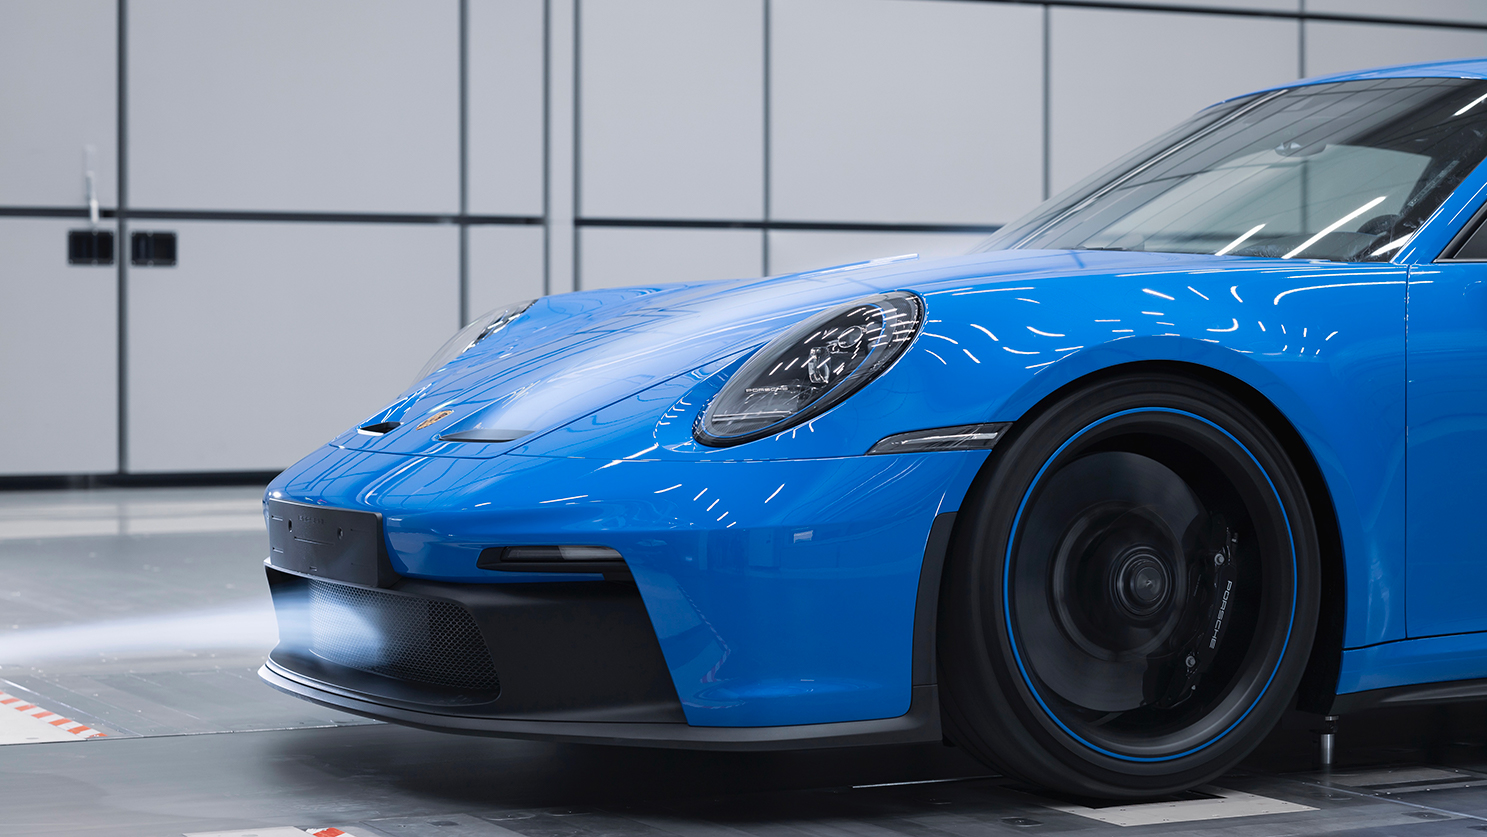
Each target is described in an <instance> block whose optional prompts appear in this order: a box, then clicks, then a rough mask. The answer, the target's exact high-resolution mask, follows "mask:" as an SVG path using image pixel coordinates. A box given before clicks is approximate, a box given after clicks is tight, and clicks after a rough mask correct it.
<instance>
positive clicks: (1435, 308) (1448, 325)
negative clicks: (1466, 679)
mask: <svg viewBox="0 0 1487 837" xmlns="http://www.w3.org/2000/svg"><path fill="white" fill-rule="evenodd" d="M1408 362H1409V474H1408V478H1407V479H1408V483H1409V492H1408V497H1409V499H1408V510H1409V511H1408V524H1407V526H1408V530H1407V531H1408V534H1407V538H1408V556H1409V575H1408V583H1407V585H1406V598H1407V602H1408V604H1407V611H1408V615H1407V621H1408V625H1409V634H1410V636H1412V637H1420V636H1431V635H1435V634H1452V633H1462V632H1465V631H1483V630H1487V607H1484V606H1483V596H1484V594H1487V552H1484V550H1487V541H1484V537H1483V534H1484V533H1483V528H1482V520H1483V518H1484V516H1487V264H1439V265H1429V266H1425V267H1423V268H1417V269H1415V270H1412V271H1411V274H1410V296H1409V356H1408Z"/></svg>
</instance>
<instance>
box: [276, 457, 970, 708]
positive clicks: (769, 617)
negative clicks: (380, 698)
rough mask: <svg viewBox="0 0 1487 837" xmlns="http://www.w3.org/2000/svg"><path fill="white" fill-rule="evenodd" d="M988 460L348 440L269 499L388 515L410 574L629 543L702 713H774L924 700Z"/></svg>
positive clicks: (678, 675) (686, 699)
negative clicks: (946, 575) (533, 451)
mask: <svg viewBox="0 0 1487 837" xmlns="http://www.w3.org/2000/svg"><path fill="white" fill-rule="evenodd" d="M985 458H986V453H985V452H984V451H961V452H951V453H933V454H906V455H895V456H874V457H862V456H858V457H845V458H826V459H807V460H783V461H774V462H720V463H698V462H689V461H679V460H654V459H652V460H643V459H635V460H602V459H580V458H553V457H540V456H501V457H495V458H483V459H471V458H454V457H425V456H400V455H393V454H386V453H373V452H369V451H355V450H348V449H344V448H334V447H328V448H324V449H322V450H321V451H320V452H319V453H317V454H316V455H314V456H312V457H310V458H308V459H306V460H305V461H304V462H302V463H300V465H298V466H296V467H295V468H294V469H292V470H291V471H290V472H287V473H286V474H285V475H283V476H281V477H280V478H279V479H277V480H275V481H274V483H273V485H271V486H270V488H269V495H270V496H272V497H276V498H284V499H290V500H298V501H302V502H312V503H320V504H324V505H329V506H334V507H338V508H365V509H375V510H377V511H380V512H381V513H382V514H383V517H384V526H385V529H386V533H387V543H388V548H389V550H390V553H391V557H392V560H393V565H394V568H395V569H396V570H397V571H398V572H399V573H401V574H403V575H407V576H411V577H414V578H432V579H439V580H446V581H464V582H477V583H502V582H508V581H511V580H512V577H513V576H516V577H517V578H518V579H519V578H520V576H521V575H523V574H515V573H500V572H493V571H489V570H481V569H477V568H476V566H475V561H476V557H477V556H478V555H479V553H480V550H481V549H483V548H485V547H487V546H500V545H507V544H532V543H581V544H592V545H598V546H608V547H612V548H614V549H617V550H619V551H620V553H621V554H623V555H624V556H625V560H626V562H627V563H628V564H629V566H630V569H631V571H632V572H633V573H634V575H635V580H636V583H637V584H638V585H639V588H640V592H641V596H642V597H643V598H644V600H645V604H646V608H647V610H648V612H649V613H650V616H651V620H652V622H653V623H654V624H655V626H656V632H657V634H658V636H659V637H660V640H661V650H662V653H663V654H664V655H665V657H666V662H667V665H668V667H669V668H670V670H671V673H672V678H673V682H674V683H675V685H676V689H677V693H678V695H679V696H680V697H681V699H682V706H683V709H684V711H685V712H686V716H687V719H688V721H689V722H690V723H692V724H694V725H700V726H774V725H781V724H808V723H818V722H825V721H847V720H861V719H868V718H884V717H893V716H896V715H901V714H903V713H904V712H906V711H908V708H909V697H910V693H909V686H910V641H911V638H912V625H913V618H914V603H915V597H916V592H917V589H918V580H919V568H920V564H921V562H922V559H923V556H924V549H925V542H926V540H927V539H928V536H929V529H930V525H931V523H932V522H933V520H934V517H935V515H936V514H938V513H940V512H946V511H954V510H955V509H957V508H958V504H959V500H960V498H961V497H962V496H964V494H965V492H966V489H967V487H968V486H969V484H970V481H971V479H972V478H973V477H974V476H975V474H976V472H977V470H978V469H979V468H980V466H981V463H982V462H983V461H984V460H985ZM549 578H551V577H550V576H549ZM558 580H562V579H558Z"/></svg>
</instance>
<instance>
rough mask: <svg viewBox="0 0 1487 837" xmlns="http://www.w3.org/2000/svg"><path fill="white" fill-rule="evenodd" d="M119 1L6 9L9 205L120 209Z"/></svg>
mask: <svg viewBox="0 0 1487 837" xmlns="http://www.w3.org/2000/svg"><path fill="white" fill-rule="evenodd" d="M116 8H117V4H116V2H115V0H55V2H45V3H42V2H36V0H0V206H81V205H83V204H85V203H86V190H85V188H84V185H83V161H84V148H85V147H86V146H92V147H93V149H94V153H93V161H94V162H93V165H94V172H95V182H96V184H97V187H96V188H97V194H98V200H99V202H100V203H102V204H103V205H104V206H113V205H115V204H116V203H117V202H118V196H117V191H116V185H117V183H118V164H117V162H116V157H117V154H116V151H117V148H118V142H117V133H118V129H117V128H116V127H115V121H114V116H115V111H116V107H115V102H116V98H115V97H116V95H117V90H118V85H117V82H116V81H115V78H116V70H117V68H118V58H117V51H116V48H117V44H118V35H117V26H116V23H115V20H116V18H115V10H116Z"/></svg>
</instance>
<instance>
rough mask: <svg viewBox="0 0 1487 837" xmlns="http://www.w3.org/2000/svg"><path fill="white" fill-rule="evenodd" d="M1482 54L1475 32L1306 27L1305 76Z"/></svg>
mask: <svg viewBox="0 0 1487 837" xmlns="http://www.w3.org/2000/svg"><path fill="white" fill-rule="evenodd" d="M1484 5H1487V4H1484ZM1483 55H1487V31H1483V30H1480V29H1452V28H1449V27H1443V26H1398V25H1394V26H1388V25H1384V24H1377V23H1325V22H1321V21H1307V23H1306V73H1307V75H1312V76H1319V75H1326V74H1327V73H1340V72H1344V71H1346V70H1361V69H1366V68H1368V67H1381V66H1386V65H1389V64H1409V63H1414V62H1417V61H1445V60H1448V59H1451V58H1477V57H1481V56H1483Z"/></svg>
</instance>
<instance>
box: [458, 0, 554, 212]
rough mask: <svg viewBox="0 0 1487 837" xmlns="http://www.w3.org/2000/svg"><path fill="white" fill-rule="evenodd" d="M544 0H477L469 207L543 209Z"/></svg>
mask: <svg viewBox="0 0 1487 837" xmlns="http://www.w3.org/2000/svg"><path fill="white" fill-rule="evenodd" d="M543 13H544V12H543V2H542V0H471V1H470V18H469V48H470V52H469V56H470V57H469V84H470V90H469V96H470V106H469V111H468V116H469V121H468V123H467V125H468V130H469V139H470V147H469V166H470V168H469V190H470V191H469V206H470V211H471V212H472V213H475V214H477V215H541V214H542V165H543V162H542V158H543V150H542V146H543V127H542V112H543V103H542V96H543V81H542V62H543V61H544V60H545V52H546V51H545V50H544V48H543V44H542V36H543V27H544V23H543Z"/></svg>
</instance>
